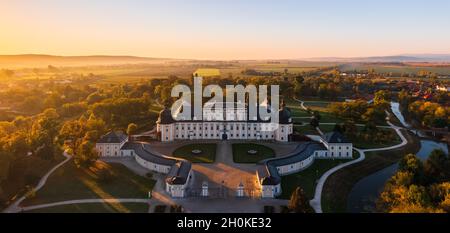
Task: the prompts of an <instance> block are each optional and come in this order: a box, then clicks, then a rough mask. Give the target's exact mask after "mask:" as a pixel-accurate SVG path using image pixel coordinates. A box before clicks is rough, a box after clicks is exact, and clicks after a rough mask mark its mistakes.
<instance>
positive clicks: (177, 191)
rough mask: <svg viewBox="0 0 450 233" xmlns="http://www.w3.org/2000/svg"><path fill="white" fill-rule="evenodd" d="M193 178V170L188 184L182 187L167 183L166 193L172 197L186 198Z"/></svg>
mask: <svg viewBox="0 0 450 233" xmlns="http://www.w3.org/2000/svg"><path fill="white" fill-rule="evenodd" d="M191 176H192V170H191V171H190V172H189V175H188V178H187V181H186V183H184V184H182V185H171V184H168V183H166V192H167V193H169V194H170V196H171V197H175V198H182V197H185V196H186V188H187V187H188V185H189V183H190V181H191Z"/></svg>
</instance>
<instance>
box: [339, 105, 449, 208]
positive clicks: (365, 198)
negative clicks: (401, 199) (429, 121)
mask: <svg viewBox="0 0 450 233" xmlns="http://www.w3.org/2000/svg"><path fill="white" fill-rule="evenodd" d="M391 108H392V112H393V113H394V114H395V115H396V116H397V118H398V119H399V120H400V121H401V123H402V124H403V125H404V126H405V127H408V128H409V127H410V125H409V124H408V123H407V122H405V119H404V117H403V115H402V114H401V112H400V110H399V104H398V103H395V102H393V103H391ZM420 144H421V147H420V150H419V152H417V156H418V157H419V158H420V159H422V160H426V159H427V158H428V155H429V154H430V153H431V151H433V150H435V149H441V150H443V151H444V152H446V153H447V154H448V147H447V145H446V144H444V143H438V142H435V141H432V140H421V141H420ZM397 169H398V163H396V164H393V165H391V166H389V167H386V168H384V169H382V170H380V171H378V172H375V173H373V174H371V175H369V176H367V177H365V178H363V179H361V180H360V181H359V182H358V183H356V184H355V186H353V189H352V190H351V192H350V194H349V196H348V202H347V211H349V212H353V213H361V212H375V204H376V200H377V198H378V196H379V195H380V193H381V192H382V190H383V187H384V184H385V183H386V181H387V180H388V179H389V178H390V177H391V176H392V175H394V174H395V172H396V171H397Z"/></svg>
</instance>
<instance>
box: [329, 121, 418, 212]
mask: <svg viewBox="0 0 450 233" xmlns="http://www.w3.org/2000/svg"><path fill="white" fill-rule="evenodd" d="M402 132H403V133H404V134H405V136H406V138H407V140H408V144H407V145H406V146H404V147H401V148H398V149H395V150H390V151H380V152H371V153H367V154H366V159H365V160H364V161H362V162H360V163H356V164H353V165H351V166H348V167H345V168H343V169H341V170H339V171H337V172H336V173H334V174H332V175H331V176H330V177H329V178H328V180H327V181H326V182H325V184H324V187H323V193H322V209H323V211H324V212H333V213H334V212H346V208H347V197H348V194H349V193H350V191H351V190H352V188H353V186H354V185H355V184H356V183H357V182H358V181H359V180H360V179H362V178H364V177H366V176H368V175H370V174H372V173H374V172H377V171H379V170H381V169H383V168H385V167H388V166H390V165H391V164H394V163H396V162H398V161H399V160H400V159H401V158H402V157H403V156H404V155H406V154H408V153H417V151H418V150H419V149H420V140H419V139H418V138H417V137H415V136H414V135H412V134H410V133H407V132H406V131H404V130H403V131H402Z"/></svg>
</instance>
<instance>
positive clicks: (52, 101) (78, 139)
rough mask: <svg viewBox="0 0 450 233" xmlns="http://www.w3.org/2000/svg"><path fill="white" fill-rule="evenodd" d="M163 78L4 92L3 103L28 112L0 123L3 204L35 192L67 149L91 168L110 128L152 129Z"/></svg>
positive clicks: (0, 193) (46, 83)
mask: <svg viewBox="0 0 450 233" xmlns="http://www.w3.org/2000/svg"><path fill="white" fill-rule="evenodd" d="M164 82H165V81H164V80H156V81H153V80H152V81H150V82H141V83H136V84H133V85H121V84H116V85H97V86H86V85H79V84H56V83H53V82H52V81H41V82H39V84H37V85H36V86H33V85H16V86H13V87H10V88H9V89H8V90H5V91H3V92H2V93H1V94H0V95H1V96H2V97H5V99H4V100H2V104H3V105H6V106H8V105H9V106H11V107H12V108H15V109H16V113H17V114H20V112H18V110H20V111H23V112H26V115H29V116H17V117H15V119H14V120H12V121H0V206H1V205H2V204H6V203H7V202H8V201H10V200H11V198H13V197H14V196H15V195H20V194H23V193H24V192H27V191H30V190H29V189H30V188H31V187H33V186H34V185H36V183H37V182H38V181H39V179H40V178H41V177H42V176H43V175H44V174H45V172H47V171H48V169H50V168H51V167H52V166H54V165H55V164H56V163H57V162H58V161H61V159H62V153H63V151H64V150H68V152H69V153H70V154H72V155H73V156H74V161H75V163H76V164H77V165H78V166H89V165H90V164H92V162H93V161H95V160H96V159H97V157H98V155H97V152H96V151H95V149H94V148H95V142H96V141H97V140H98V139H99V138H100V137H101V136H102V135H104V134H105V133H106V132H107V131H109V130H123V131H125V130H127V129H128V130H130V132H131V131H133V132H136V131H137V130H146V129H151V127H152V126H153V125H154V124H155V122H156V119H157V116H158V111H159V109H161V107H160V104H159V102H160V96H159V95H160V92H158V91H155V87H156V86H160V87H162V86H164V87H165V86H167V85H168V84H166V83H164ZM35 111H37V112H40V113H37V114H34V112H35ZM24 115H25V114H24ZM138 128H139V129H138Z"/></svg>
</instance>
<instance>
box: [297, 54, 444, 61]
mask: <svg viewBox="0 0 450 233" xmlns="http://www.w3.org/2000/svg"><path fill="white" fill-rule="evenodd" d="M306 60H310V61H327V62H366V63H369V62H450V54H408V55H397V56H376V57H318V58H309V59H306Z"/></svg>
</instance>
